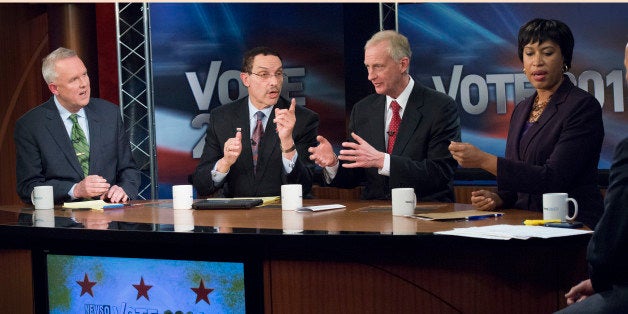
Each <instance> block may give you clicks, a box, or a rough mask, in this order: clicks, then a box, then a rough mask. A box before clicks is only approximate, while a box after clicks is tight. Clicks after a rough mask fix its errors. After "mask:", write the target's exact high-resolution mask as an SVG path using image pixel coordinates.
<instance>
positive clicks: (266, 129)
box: [193, 47, 319, 197]
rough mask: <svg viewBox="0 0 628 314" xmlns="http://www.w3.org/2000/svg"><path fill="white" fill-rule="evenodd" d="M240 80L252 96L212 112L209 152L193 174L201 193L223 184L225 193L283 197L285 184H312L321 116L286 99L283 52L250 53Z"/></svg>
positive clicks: (306, 190)
mask: <svg viewBox="0 0 628 314" xmlns="http://www.w3.org/2000/svg"><path fill="white" fill-rule="evenodd" d="M240 79H241V80H242V83H243V84H244V86H246V87H247V90H248V94H249V95H248V97H244V98H242V99H239V100H237V101H235V102H232V103H230V104H226V105H223V106H220V107H218V108H216V109H214V110H212V112H211V116H210V118H209V125H208V127H207V136H206V137H205V147H204V149H203V155H202V156H201V160H200V162H199V164H198V166H197V167H196V171H195V173H194V176H193V183H194V187H195V188H196V190H197V192H198V194H199V195H202V196H209V195H213V194H214V193H216V192H217V191H218V190H219V189H221V188H222V194H223V196H225V197H262V196H278V195H280V193H281V185H282V184H301V185H302V186H303V195H304V196H305V195H308V194H309V192H310V190H311V188H312V173H313V169H314V163H313V162H312V161H310V160H309V156H308V155H309V154H308V152H307V149H308V147H310V146H313V145H315V144H316V135H317V133H318V123H319V119H318V114H316V113H315V112H313V111H311V110H309V109H307V108H304V107H302V106H297V105H296V101H295V100H294V99H292V101H291V102H288V101H287V100H286V99H284V98H282V97H281V87H282V84H283V80H284V74H283V66H282V62H281V58H280V57H279V54H278V53H277V52H275V51H273V50H272V49H270V48H267V47H256V48H253V49H251V50H249V51H247V52H246V53H245V55H244V58H243V61H242V72H241V73H240Z"/></svg>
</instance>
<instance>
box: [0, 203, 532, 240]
mask: <svg viewBox="0 0 628 314" xmlns="http://www.w3.org/2000/svg"><path fill="white" fill-rule="evenodd" d="M336 203H339V204H342V205H345V206H346V208H345V209H337V210H329V211H322V212H293V211H282V210H281V205H280V204H271V205H267V206H265V207H258V208H253V209H248V210H173V209H172V201H171V200H160V201H141V202H133V206H127V207H124V208H121V209H112V210H104V211H98V210H82V209H81V210H76V209H74V210H72V209H63V208H56V209H55V210H54V227H56V228H73V229H75V228H84V229H110V230H118V229H124V230H145V231H164V232H169V231H170V232H195V233H196V232H204V233H206V232H208V230H212V229H213V230H214V232H215V233H233V234H239V233H245V234H250V233H261V234H263V233H269V234H278V233H284V234H297V233H301V234H308V233H315V234H355V233H361V234H392V235H427V234H432V233H433V232H435V231H442V230H451V229H453V228H461V227H471V226H485V225H493V224H521V223H522V222H523V220H525V219H541V216H542V214H541V213H539V212H532V211H523V210H504V211H502V212H504V215H503V216H502V217H496V218H489V219H483V220H476V221H448V222H442V221H425V220H420V219H412V218H407V217H393V216H392V214H391V204H390V202H389V201H355V200H351V201H343V200H324V199H317V200H305V201H304V205H306V206H307V205H321V204H336ZM469 209H473V208H472V207H471V205H468V204H452V203H420V204H418V205H417V208H416V210H415V213H428V212H449V211H462V210H469ZM33 214H35V218H34V217H33ZM51 215H52V213H51V211H42V210H38V211H35V210H34V209H33V208H32V207H31V206H0V225H7V226H15V225H19V226H36V225H37V226H49V227H51V226H52V223H53V222H52V221H51V219H52V217H51Z"/></svg>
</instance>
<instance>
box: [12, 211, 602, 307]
mask: <svg viewBox="0 0 628 314" xmlns="http://www.w3.org/2000/svg"><path fill="white" fill-rule="evenodd" d="M334 203H340V204H343V205H346V209H339V210H331V211H324V212H316V213H312V212H306V213H299V212H292V211H282V210H281V208H280V205H277V204H275V205H270V206H268V207H263V208H254V209H250V210H173V209H172V201H170V200H160V201H147V202H134V203H133V205H135V206H129V207H124V208H122V209H115V210H106V211H93V210H66V209H61V208H57V209H55V210H54V211H50V210H49V211H35V210H34V209H33V208H32V207H27V206H0V237H2V238H3V241H2V244H0V253H3V254H0V266H2V265H5V266H6V267H14V266H13V265H22V264H28V263H30V262H29V261H30V260H31V253H30V252H32V255H33V257H34V258H33V260H37V258H36V257H37V256H39V255H40V254H41V253H39V252H60V253H62V254H63V253H67V254H81V255H96V256H130V257H134V256H138V257H149V258H178V259H192V260H216V259H218V260H223V259H226V260H245V261H248V262H249V263H248V264H250V265H253V268H254V271H252V272H251V273H250V274H249V275H248V276H249V278H253V281H254V282H257V283H258V284H256V285H254V286H255V287H257V288H256V289H257V291H262V290H263V294H264V297H263V303H264V306H263V307H264V311H265V312H267V313H299V312H311V313H323V312H328V313H340V312H343V313H411V312H415V311H416V310H417V309H422V310H421V311H422V312H425V313H504V312H515V313H550V312H553V311H555V310H557V309H558V308H559V307H562V306H564V297H563V295H564V293H565V292H566V291H567V290H568V289H569V287H571V285H573V284H574V283H577V282H578V281H579V280H581V279H582V278H584V277H585V275H586V265H585V263H584V261H585V259H584V253H585V249H586V244H587V242H588V239H589V238H590V235H588V234H587V235H582V236H574V237H563V238H552V239H536V238H535V239H529V240H525V241H521V240H510V241H495V240H485V239H472V238H462V237H448V236H438V235H434V234H433V232H435V231H441V230H451V229H452V228H460V227H471V226H484V225H494V224H521V223H522V221H523V220H525V219H540V218H541V216H542V213H539V212H531V211H523V210H503V211H502V212H503V213H504V215H503V216H502V217H496V218H490V219H484V220H475V221H451V222H437V221H424V220H418V219H412V218H406V217H393V216H392V214H391V208H390V206H391V204H390V202H389V201H388V202H387V201H353V200H352V201H345V200H325V199H317V200H304V205H322V204H334ZM469 209H471V206H470V205H466V204H445V203H421V204H419V205H418V206H417V209H416V212H417V213H418V212H447V211H462V210H469ZM33 214H35V217H33ZM40 214H41V215H40ZM51 214H54V217H53V216H52V215H51ZM34 222H37V225H39V224H44V225H48V226H52V225H53V224H54V228H50V227H48V228H44V227H34V225H35V223H34ZM89 229H108V230H89ZM14 255H18V256H17V257H15V258H12V256H14ZM3 260H4V264H3V263H2V261H3ZM577 261H580V262H577ZM566 264H568V265H573V267H572V266H570V267H562V266H564V265H566ZM7 265H9V266H7ZM255 265H257V266H255ZM29 267H30V266H29ZM33 269H34V270H35V271H36V270H37V268H36V267H34V268H33ZM12 274H14V275H13V277H11V279H12V280H13V281H12V282H15V284H14V285H7V286H6V288H5V290H6V291H9V292H11V293H8V292H7V293H8V294H7V295H8V296H11V297H10V298H7V300H13V299H15V300H21V299H19V298H16V297H15V296H16V295H26V296H28V295H29V294H32V293H31V292H30V291H33V289H32V286H26V287H21V289H20V284H23V283H24V282H28V280H26V281H25V280H24V278H39V277H40V276H39V275H38V274H37V273H36V272H35V273H34V274H33V275H30V274H29V273H28V272H27V271H24V272H16V271H11V272H7V273H6V274H5V275H7V276H8V275H12ZM251 274H253V277H250V275H251ZM255 274H257V275H255ZM29 275H30V276H31V277H29ZM261 277H263V280H262V279H260V278H261ZM255 278H257V279H255ZM5 282H9V281H6V280H5ZM260 282H263V284H262V283H260ZM262 285H263V288H262ZM286 287H289V288H286ZM456 287H460V289H457V288H456ZM0 295H1V294H0ZM254 295H255V294H254ZM257 295H259V293H258V294H257ZM30 297H31V299H30V300H32V296H30ZM309 300H325V302H310V301H309ZM0 301H2V299H0ZM7 302H8V301H7ZM17 303H19V304H28V303H29V300H26V301H23V300H21V301H19V302H17ZM14 312H15V311H14ZM257 312H261V311H257Z"/></svg>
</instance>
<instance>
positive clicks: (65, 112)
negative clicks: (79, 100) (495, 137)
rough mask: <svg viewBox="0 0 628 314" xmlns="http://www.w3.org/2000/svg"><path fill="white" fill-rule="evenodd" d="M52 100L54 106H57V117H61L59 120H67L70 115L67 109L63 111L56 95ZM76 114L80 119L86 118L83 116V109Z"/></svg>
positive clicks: (63, 108)
mask: <svg viewBox="0 0 628 314" xmlns="http://www.w3.org/2000/svg"><path fill="white" fill-rule="evenodd" d="M53 99H54V102H55V106H57V110H59V115H61V119H62V120H67V119H68V118H69V117H70V115H71V114H72V113H71V112H70V111H68V109H65V107H63V106H62V105H61V103H60V102H59V100H58V99H57V96H56V95H55V96H54V97H53ZM76 114H77V115H78V116H79V117H80V118H86V116H85V109H84V108H81V109H80V110H79V111H78V112H77V113H76Z"/></svg>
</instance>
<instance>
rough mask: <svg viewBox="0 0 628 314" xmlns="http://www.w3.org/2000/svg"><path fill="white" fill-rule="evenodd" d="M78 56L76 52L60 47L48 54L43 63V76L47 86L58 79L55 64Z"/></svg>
mask: <svg viewBox="0 0 628 314" xmlns="http://www.w3.org/2000/svg"><path fill="white" fill-rule="evenodd" d="M76 56H77V54H76V51H74V50H72V49H68V48H64V47H59V48H57V49H56V50H55V51H53V52H51V53H50V54H48V55H47V56H46V57H45V58H44V59H42V62H41V63H42V64H41V74H42V75H43V77H44V81H46V83H47V84H51V83H52V82H54V80H55V79H56V78H57V72H56V71H55V63H57V61H59V60H61V59H66V58H72V57H76Z"/></svg>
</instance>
